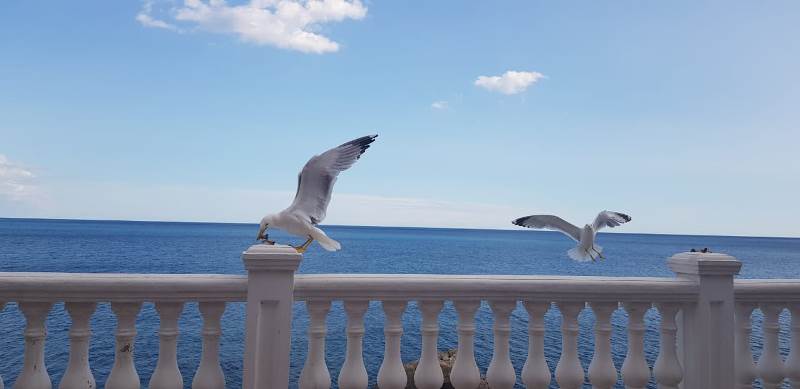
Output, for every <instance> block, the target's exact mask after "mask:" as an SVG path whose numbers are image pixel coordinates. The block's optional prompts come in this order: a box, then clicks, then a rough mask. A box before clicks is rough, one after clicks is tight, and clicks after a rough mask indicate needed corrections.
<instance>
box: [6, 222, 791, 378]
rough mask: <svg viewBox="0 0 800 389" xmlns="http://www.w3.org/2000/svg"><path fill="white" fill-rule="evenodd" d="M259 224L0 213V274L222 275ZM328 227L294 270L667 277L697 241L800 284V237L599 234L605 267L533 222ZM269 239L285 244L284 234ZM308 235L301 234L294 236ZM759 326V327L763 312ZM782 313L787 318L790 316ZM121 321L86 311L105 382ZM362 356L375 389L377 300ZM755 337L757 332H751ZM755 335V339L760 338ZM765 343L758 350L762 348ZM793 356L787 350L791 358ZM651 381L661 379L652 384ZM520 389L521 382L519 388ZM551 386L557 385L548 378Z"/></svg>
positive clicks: (96, 368) (62, 360)
mask: <svg viewBox="0 0 800 389" xmlns="http://www.w3.org/2000/svg"><path fill="white" fill-rule="evenodd" d="M256 229H257V226H256V225H255V224H252V225H250V224H214V223H161V222H118V221H78V220H41V219H36V220H32V219H2V218H0V271H4V272H23V271H46V272H111V273H225V274H243V273H244V269H243V266H242V262H241V259H240V255H241V252H242V251H243V250H244V249H245V248H247V247H248V246H249V245H251V244H253V243H255V241H254V238H255V234H256ZM325 230H326V232H327V233H328V234H329V235H330V236H331V237H332V238H334V239H336V240H338V241H339V242H341V243H342V246H343V249H342V251H339V252H334V253H329V252H326V251H324V250H322V249H321V248H320V247H318V246H317V245H316V244H314V245H312V246H311V248H310V249H309V251H308V252H307V253H306V255H305V257H304V260H303V263H302V264H301V266H300V269H299V272H300V273H393V274H400V273H438V274H545V275H603V276H660V277H672V276H673V274H672V273H671V271H670V270H669V269H668V268H667V266H666V263H665V262H666V259H667V258H668V257H669V256H671V255H672V254H675V253H678V252H682V251H688V250H689V249H691V248H697V249H700V248H703V247H708V248H710V249H711V250H712V251H715V252H724V253H727V254H731V255H733V256H735V257H737V258H738V259H740V260H741V261H742V262H743V263H744V264H743V267H742V272H741V275H740V277H743V278H800V239H797V238H743V237H714V236H681V235H641V234H626V233H615V234H603V233H601V234H599V235H598V243H599V244H600V245H602V246H603V247H604V248H605V251H604V252H603V254H604V255H605V256H606V257H607V259H606V260H604V261H599V262H597V263H591V262H589V263H577V262H574V261H572V260H570V259H569V258H568V257H567V255H566V251H567V250H568V249H570V248H571V247H574V243H573V242H572V241H570V240H569V239H566V238H565V237H564V236H562V235H561V234H560V233H557V232H539V231H531V230H517V231H513V230H512V231H504V230H460V229H428V228H389V227H343V226H328V227H326V228H325ZM270 238H271V239H277V240H278V241H279V242H287V241H291V240H292V239H293V238H289V237H287V236H286V235H282V234H280V233H278V232H277V231H271V232H270ZM296 243H302V242H296ZM657 315H658V314H657V312H655V311H654V310H651V311H650V312H649V313H648V315H647V317H646V319H647V323H648V329H647V332H646V335H645V347H646V349H647V351H648V354H647V358H648V362H649V363H650V365H651V366H652V363H653V362H654V360H655V357H656V355H655V353H654V351H655V349H656V347H657V345H658V332H657V330H658V327H657V323H658V321H657V318H658V317H657ZM755 317H756V319H755V321H754V324H755V326H756V327H758V326H760V317H759V316H758V314H756V316H755ZM419 319H420V315H419V311H418V309H417V307H416V305H415V304H413V303H412V304H410V305H409V308H408V310H407V312H406V314H405V315H404V324H405V326H404V327H405V328H404V330H405V333H404V335H403V340H402V353H403V360H404V361H405V362H410V361H412V360H415V359H417V358H418V357H419V347H420V333H419V324H420V323H419ZM782 320H786V318H785V317H783V318H782ZM545 321H546V325H547V336H546V339H545V352H546V354H547V358H548V363H549V364H550V367H551V369H552V368H555V364H556V363H557V360H558V357H559V355H560V333H559V325H560V316H559V315H558V312H557V311H556V310H555V308H553V309H551V310H550V312H549V313H548V315H547V316H546V318H545ZM593 321H594V319H593V316H592V314H591V312H590V311H589V310H585V311H584V312H583V313H582V314H581V317H580V322H581V334H580V338H579V352H580V355H581V359H582V363H583V365H584V367H586V366H588V364H589V361H590V359H591V356H592V354H591V353H592V350H593V347H592V342H593V336H592V329H591V326H592V324H593ZM613 321H614V323H615V324H616V325H615V326H614V330H613V331H614V332H613V335H612V339H613V344H612V352H613V354H614V358H615V363H616V364H617V367H618V368H619V367H620V366H621V364H622V360H623V358H624V355H625V351H626V344H625V340H626V338H627V335H626V333H625V326H624V323H625V322H626V321H627V318H626V316H625V313H624V312H623V311H621V310H619V311H617V312H616V313H615V314H614V316H613ZM24 323H25V322H24V318H23V317H22V315H21V313H20V312H19V310H18V309H17V307H16V304H13V303H12V304H8V306H7V307H6V308H5V309H4V310H3V311H2V313H0V326H2V328H4V331H5V332H4V333H5V334H6V335H5V336H3V337H2V339H0V350H2V351H0V374H2V376H3V378H4V380H5V382H6V385H8V386H9V387H10V385H11V384H12V383H13V382H14V381H15V380H16V377H17V375H18V374H19V372H20V370H21V367H22V348H23V337H22V332H23V330H24ZM69 323H70V321H69V317H68V316H67V315H66V313H65V312H64V310H63V305H62V304H57V305H56V306H55V308H54V309H53V311H52V312H51V315H50V317H49V319H48V322H47V324H48V338H47V343H46V353H45V354H46V355H45V361H46V364H47V367H48V371H49V372H50V373H51V377H52V378H53V382H54V387H55V385H56V384H57V383H58V381H59V380H60V377H61V375H62V374H63V372H64V369H65V367H66V363H67V358H68V356H69V354H68V340H69V339H68V335H67V331H68V330H69ZM115 323H116V321H115V319H114V318H113V315H112V314H111V311H110V308H109V306H108V304H99V306H98V310H97V312H96V313H95V315H94V316H93V319H92V330H93V332H94V336H93V337H92V343H91V349H90V363H91V365H92V370H93V372H94V374H95V378H96V379H97V383H98V386H99V387H102V386H103V384H104V382H105V380H106V378H107V377H108V373H109V372H110V370H111V366H112V364H113V359H114V345H113V342H114V326H115ZM365 324H366V334H365V337H364V356H365V363H366V366H367V370H368V372H369V376H370V387H372V385H373V384H374V383H375V379H376V375H377V371H378V368H379V367H380V363H381V361H382V358H383V313H382V311H381V308H380V304H379V303H378V302H373V303H371V305H370V309H369V310H368V312H367V315H366V319H365ZM440 324H441V332H440V340H439V349H440V350H446V349H454V348H456V347H457V333H456V324H457V321H456V314H455V311H454V309H453V307H452V304H451V303H449V302H448V303H446V304H445V308H444V310H443V311H442V314H441V316H440ZM491 324H492V317H491V312H490V311H489V309H488V306H486V304H485V303H484V305H483V306H482V307H481V309H480V311H479V312H478V315H477V318H476V325H477V329H478V332H477V334H476V346H475V351H476V359H477V361H478V365H479V366H480V367H481V373H482V374H485V369H486V367H488V365H489V361H490V360H491V345H492V342H491V338H492V337H491ZM511 324H512V339H511V353H512V361H513V363H514V367H515V368H516V369H517V372H518V374H519V371H520V370H521V369H522V365H523V363H524V361H525V356H526V353H527V334H526V325H527V315H526V314H525V312H524V310H523V309H522V308H521V307H518V308H517V309H516V310H515V311H514V313H513V315H512V322H511ZM307 325H308V315H307V314H306V311H305V307H304V306H303V304H302V303H297V304H296V306H295V320H294V324H293V329H292V331H293V342H292V347H293V351H292V367H291V377H292V385H291V386H290V387H296V386H297V378H298V377H299V374H300V371H301V369H302V365H303V362H304V360H305V351H306V346H307V345H306V335H305V332H306V330H307ZM180 326H181V335H180V338H179V342H178V349H179V354H178V355H179V366H180V369H181V372H182V373H183V376H184V383H185V386H186V387H187V388H189V387H190V385H191V377H193V375H194V372H195V369H196V368H197V365H198V363H199V357H200V345H201V343H200V328H201V326H202V322H201V319H200V316H199V313H198V312H197V306H196V304H187V306H186V308H185V310H184V314H183V316H182V318H181V322H180ZM137 329H138V333H139V334H138V336H137V339H136V348H135V358H136V367H137V370H138V372H139V375H140V377H141V379H142V385H143V387H144V386H145V385H146V384H147V382H148V380H149V378H150V376H151V374H152V371H153V369H154V368H155V364H156V360H157V355H158V336H157V331H158V316H157V314H156V312H155V310H154V308H153V306H152V304H149V303H148V304H145V305H144V307H143V309H142V313H141V314H140V316H139V319H138V322H137ZM344 330H345V317H344V312H343V309H342V306H341V303H340V302H334V306H333V309H332V310H331V313H330V315H329V318H328V337H327V362H328V366H329V367H330V369H331V373H332V376H333V379H334V382H333V387H336V382H335V379H336V377H337V374H338V371H339V368H340V367H341V365H342V363H343V362H344V347H345V339H346V338H345V333H344ZM243 333H244V309H243V304H240V303H236V304H228V306H227V310H226V313H225V315H224V316H223V337H222V340H221V342H222V347H221V359H222V365H223V369H224V371H225V375H226V379H227V384H228V387H230V388H234V387H241V365H242V361H241V356H242V349H243V338H244V337H243ZM755 333H758V331H754V334H755ZM754 340H755V341H756V343H757V344H758V342H759V341H760V340H759V339H758V337H757V336H754ZM755 351H756V352H757V353H758V352H759V351H760V349H759V347H758V345H757V346H756V348H755ZM785 351H786V350H784V352H785ZM651 386H652V387H655V386H654V385H651ZM518 387H520V388H521V387H522V386H521V383H518ZM553 387H555V386H553Z"/></svg>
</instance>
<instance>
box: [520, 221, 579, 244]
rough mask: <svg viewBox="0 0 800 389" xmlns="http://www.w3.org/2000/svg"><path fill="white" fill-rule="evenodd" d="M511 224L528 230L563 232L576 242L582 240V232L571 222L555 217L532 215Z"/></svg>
mask: <svg viewBox="0 0 800 389" xmlns="http://www.w3.org/2000/svg"><path fill="white" fill-rule="evenodd" d="M511 223H513V224H516V225H518V226H522V227H528V228H549V229H552V230H556V231H561V232H563V233H564V234H566V235H567V236H569V237H570V238H572V239H574V240H575V241H580V240H581V230H580V228H578V227H577V226H574V225H573V224H571V223H570V222H568V221H566V220H564V219H562V218H560V217H558V216H555V215H531V216H525V217H521V218H519V219H516V220H514V221H512V222H511Z"/></svg>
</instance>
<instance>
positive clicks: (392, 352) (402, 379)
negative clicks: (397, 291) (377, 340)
mask: <svg viewBox="0 0 800 389" xmlns="http://www.w3.org/2000/svg"><path fill="white" fill-rule="evenodd" d="M381 305H382V307H383V312H384V314H385V315H386V321H385V323H384V326H383V334H384V336H385V338H386V340H385V342H384V343H385V351H384V354H383V363H381V367H380V369H379V370H378V386H379V387H380V388H381V389H403V388H405V387H406V384H407V381H408V377H407V376H406V369H405V368H404V367H403V360H402V359H401V357H400V339H401V337H402V336H403V321H402V318H403V312H405V310H406V302H405V301H384V302H382V303H381Z"/></svg>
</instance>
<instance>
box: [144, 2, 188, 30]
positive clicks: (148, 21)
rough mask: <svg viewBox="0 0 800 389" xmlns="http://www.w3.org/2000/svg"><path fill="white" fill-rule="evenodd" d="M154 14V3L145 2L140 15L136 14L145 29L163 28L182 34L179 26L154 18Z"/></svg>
mask: <svg viewBox="0 0 800 389" xmlns="http://www.w3.org/2000/svg"><path fill="white" fill-rule="evenodd" d="M152 13H153V2H152V1H145V2H144V5H143V6H142V9H141V10H140V11H139V13H138V14H136V21H137V22H139V23H141V25H143V26H145V27H152V28H163V29H165V30H172V31H177V32H180V29H179V28H178V26H176V25H174V24H170V23H167V22H165V21H163V20H159V19H156V18H154V17H153V16H152Z"/></svg>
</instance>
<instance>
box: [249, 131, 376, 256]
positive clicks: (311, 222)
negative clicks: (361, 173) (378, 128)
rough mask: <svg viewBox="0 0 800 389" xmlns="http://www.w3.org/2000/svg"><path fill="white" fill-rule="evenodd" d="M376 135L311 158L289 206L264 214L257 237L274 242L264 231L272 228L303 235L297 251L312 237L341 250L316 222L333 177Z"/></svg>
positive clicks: (325, 205)
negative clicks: (304, 239)
mask: <svg viewBox="0 0 800 389" xmlns="http://www.w3.org/2000/svg"><path fill="white" fill-rule="evenodd" d="M377 137H378V135H367V136H362V137H360V138H358V139H353V140H351V141H350V142H347V143H344V144H342V145H340V146H337V147H334V148H332V149H330V150H328V151H326V152H324V153H322V154H320V155H315V156H313V157H311V159H309V160H308V162H306V165H305V166H303V170H301V171H300V174H299V175H298V176H297V193H295V195H294V202H292V205H290V206H289V207H288V208H286V209H284V210H283V211H280V212H278V213H274V214H270V215H267V216H264V217H263V218H262V219H261V223H260V224H259V227H258V235H257V236H256V239H258V240H263V241H264V243H267V244H275V242H274V241H271V240H269V236H268V235H267V233H266V232H267V228H269V227H273V228H279V229H281V230H284V231H286V232H288V233H290V234H292V235H297V236H301V237H304V238H306V239H307V240H306V242H305V243H303V244H302V245H300V246H297V247H294V248H295V250H297V252H299V253H304V252H305V251H306V249H308V246H309V245H310V244H311V242H313V241H314V240H316V241H317V242H319V244H320V245H321V246H322V247H323V248H324V249H325V250H328V251H336V250H339V249H341V248H342V245H341V244H339V242H337V241H335V240H333V239H331V238H329V237H328V235H325V232H324V231H322V230H321V229H319V228H318V227H317V224H319V223H320V222H322V220H324V219H325V213H326V211H327V209H328V203H330V202H331V192H332V191H333V184H334V183H335V182H336V177H337V176H339V173H341V172H343V171H345V170H347V169H348V168H350V166H353V164H354V163H355V162H356V161H357V160H358V159H359V158H360V157H361V154H364V152H365V151H367V149H368V148H369V146H370V144H371V143H372V142H374V141H375V138H377Z"/></svg>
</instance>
